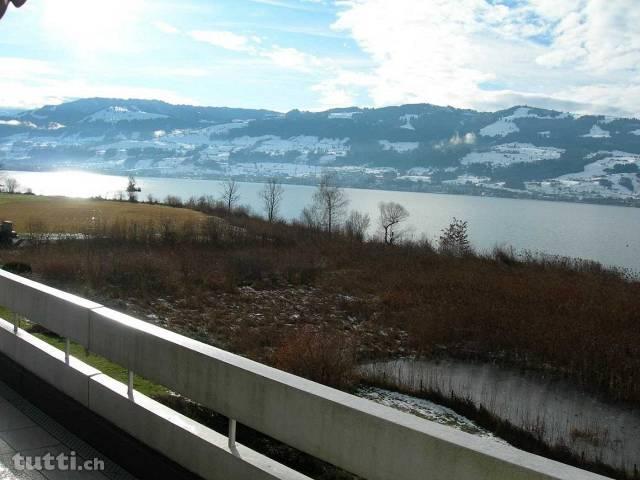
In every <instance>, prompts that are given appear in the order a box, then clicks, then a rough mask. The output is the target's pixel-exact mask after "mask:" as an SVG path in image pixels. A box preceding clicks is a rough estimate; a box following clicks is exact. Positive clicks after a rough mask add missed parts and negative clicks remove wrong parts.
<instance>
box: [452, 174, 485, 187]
mask: <svg viewBox="0 0 640 480" xmlns="http://www.w3.org/2000/svg"><path fill="white" fill-rule="evenodd" d="M490 181H491V179H490V178H489V177H478V176H476V175H466V174H465V175H459V176H458V178H455V179H453V180H445V181H444V182H442V183H445V184H447V185H468V184H473V185H484V184H487V183H489V182H490Z"/></svg>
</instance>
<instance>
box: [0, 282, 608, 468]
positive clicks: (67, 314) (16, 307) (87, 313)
mask: <svg viewBox="0 0 640 480" xmlns="http://www.w3.org/2000/svg"><path fill="white" fill-rule="evenodd" d="M0 305H3V306H5V307H6V308H8V309H9V310H11V311H12V312H15V313H16V314H18V315H21V316H23V317H25V318H27V319H29V320H30V321H32V322H34V323H38V324H40V325H42V326H44V327H45V328H47V329H48V330H51V331H53V332H55V333H57V334H58V335H60V336H62V337H64V338H66V339H70V340H72V341H75V342H77V343H79V344H81V345H83V346H84V347H85V348H86V349H87V350H89V351H90V352H93V353H96V354H98V355H102V356H103V357H105V358H107V359H109V360H111V361H113V362H115V363H117V364H119V365H121V366H123V367H125V368H127V369H129V372H130V376H129V378H130V381H129V385H123V384H121V383H120V382H117V381H115V380H113V379H111V378H109V377H107V376H106V375H104V374H102V373H101V372H99V371H98V370H95V369H93V368H92V367H89V366H87V365H86V364H84V363H82V362H80V361H79V360H77V359H75V358H73V357H72V356H70V355H69V353H68V351H67V352H60V351H58V350H57V349H55V348H53V347H51V346H49V345H47V344H46V343H45V342H42V341H40V340H38V339H37V338H35V337H33V336H31V335H29V334H28V333H27V332H25V331H23V330H21V329H17V328H15V327H14V325H13V324H11V323H10V322H8V321H6V320H0V353H3V354H5V355H7V356H9V357H10V358H12V359H13V360H14V361H16V362H18V363H20V364H22V365H23V366H24V367H25V368H27V369H28V370H30V371H32V372H33V373H34V374H36V375H38V376H39V377H41V378H42V379H43V380H44V381H47V382H49V383H51V384H52V385H54V386H55V387H56V388H58V389H60V390H61V391H63V392H64V393H66V394H67V395H69V396H71V397H72V398H74V399H76V400H77V401H79V402H81V403H82V404H83V405H85V406H86V407H87V408H89V409H91V410H92V411H94V412H95V413H97V414H99V415H101V416H103V417H104V418H106V419H107V420H109V421H110V422H112V423H113V424H115V425H116V426H118V427H119V428H121V429H122V430H124V431H126V432H127V433H129V434H131V435H132V436H134V437H135V438H137V439H138V440H140V441H141V442H143V443H145V444H147V445H149V446H151V447H152V448H154V449H156V450H158V451H159V452H161V453H162V454H164V455H166V456H167V457H169V458H171V459H172V460H174V461H176V462H177V463H179V464H180V465H182V466H183V467H185V468H186V469H188V470H190V471H192V472H194V473H196V474H198V475H200V476H202V477H204V478H207V479H225V480H227V479H234V478H242V479H252V480H253V479H262V478H265V479H266V478H269V479H274V478H278V479H302V478H306V477H304V476H303V475H301V474H299V473H297V472H295V471H293V470H291V469H289V468H287V467H284V466H282V465H280V464H278V463H276V462H274V461H272V460H270V459H268V458H266V457H264V456H262V455H260V454H257V453H256V452H253V451H252V450H250V449H248V448H246V447H244V446H242V445H240V444H238V443H236V442H235V428H236V421H237V422H239V423H241V424H244V425H247V426H249V427H251V428H253V429H255V430H257V431H259V432H262V433H263V434H266V435H269V436H271V437H273V438H275V439H277V440H279V441H281V442H283V443H285V444H287V445H290V446H292V447H294V448H297V449H298V450H300V451H303V452H305V453H307V454H310V455H312V456H314V457H316V458H319V459H321V460H324V461H326V462H328V463H331V464H333V465H336V466H338V467H340V468H342V469H344V470H347V471H349V472H352V473H355V474H357V475H359V476H361V477H364V478H367V479H370V480H405V479H406V480H409V479H412V480H414V479H425V480H431V479H433V480H483V479H484V480H495V479H508V480H524V479H531V480H533V479H536V480H537V479H563V480H573V479H576V480H577V479H593V480H595V479H599V478H600V479H602V478H604V477H601V476H598V475H594V474H591V473H588V472H585V471H583V470H579V469H576V468H573V467H569V466H567V465H564V464H561V463H558V462H554V461H551V460H547V459H544V458H542V457H538V456H536V455H531V454H528V453H525V452H522V451H520V450H517V449H514V448H511V447H509V446H506V445H501V444H497V443H494V442H489V441H487V440H485V439H482V438H478V437H476V436H473V435H469V434H466V433H463V432H460V431H457V430H454V429H452V428H448V427H445V426H441V425H438V424H435V423H433V422H429V421H427V420H423V419H420V418H418V417H415V416H412V415H408V414H405V413H402V412H398V411H396V410H393V409H391V408H388V407H384V406H381V405H378V404H376V403H373V402H370V401H368V400H364V399H361V398H358V397H355V396H353V395H349V394H347V393H344V392H341V391H338V390H334V389H332V388H329V387H325V386H323V385H320V384H317V383H314V382H311V381H308V380H305V379H302V378H299V377H296V376H294V375H290V374H288V373H285V372H283V371H280V370H276V369H274V368H270V367H268V366H266V365H263V364H260V363H257V362H253V361H251V360H248V359H246V358H243V357H240V356H237V355H233V354H231V353H229V352H226V351H224V350H220V349H218V348H215V347H212V346H210V345H206V344H204V343H201V342H198V341H196V340H193V339H190V338H187V337H184V336H182V335H178V334H176V333H173V332H170V331H168V330H165V329H162V328H159V327H156V326H154V325H151V324H149V323H147V322H143V321H141V320H138V319H135V318H132V317H130V316H128V315H124V314H122V313H118V312H116V311H114V310H111V309H109V308H106V307H104V306H102V305H100V304H97V303H94V302H91V301H89V300H86V299H83V298H80V297H77V296H74V295H71V294H68V293H65V292H62V291H60V290H56V289H54V288H51V287H48V286H46V285H42V284H40V283H37V282H33V281H30V280H27V279H24V278H22V277H19V276H17V275H13V274H11V273H7V272H4V271H0ZM133 372H135V373H137V374H140V375H142V376H143V377H145V378H147V379H149V380H151V381H154V382H156V383H158V384H161V385H164V386H166V387H168V388H169V389H171V390H173V391H175V392H178V393H180V394H182V395H184V396H185V397H187V398H189V399H191V400H194V401H196V402H198V403H200V404H202V405H204V406H206V407H209V408H211V409H212V410H214V411H216V412H218V413H220V414H223V415H225V416H227V417H229V418H230V419H231V420H230V424H229V436H228V437H224V436H221V435H219V434H217V433H216V432H214V431H212V430H210V429H208V428H205V427H204V426H202V425H199V424H197V423H196V422H193V421H192V420H190V419H188V418H186V417H184V416H182V415H180V414H178V413H177V412H174V411H172V410H170V409H168V408H167V407H164V406H162V405H160V404H159V403H157V402H155V401H153V400H151V399H149V398H147V397H145V396H144V395H142V394H140V393H139V392H136V391H134V390H133V384H132V378H133Z"/></svg>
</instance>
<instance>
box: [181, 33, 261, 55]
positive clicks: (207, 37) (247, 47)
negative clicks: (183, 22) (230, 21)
mask: <svg viewBox="0 0 640 480" xmlns="http://www.w3.org/2000/svg"><path fill="white" fill-rule="evenodd" d="M189 35H190V36H191V38H193V39H194V40H197V41H199V42H205V43H209V44H211V45H214V46H216V47H220V48H224V49H226V50H232V51H235V52H248V53H253V52H255V46H254V45H253V43H255V40H254V39H253V38H251V37H246V36H244V35H238V34H237V33H233V32H227V31H223V30H194V31H192V32H190V33H189Z"/></svg>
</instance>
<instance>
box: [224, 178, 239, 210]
mask: <svg viewBox="0 0 640 480" xmlns="http://www.w3.org/2000/svg"><path fill="white" fill-rule="evenodd" d="M223 188H224V189H223V191H222V201H223V202H224V204H225V206H226V207H227V211H228V212H229V213H231V210H233V206H234V205H235V204H236V203H238V200H240V193H239V192H238V190H239V185H238V183H237V182H236V181H235V180H234V179H233V178H228V179H227V181H226V182H225V183H224V185H223Z"/></svg>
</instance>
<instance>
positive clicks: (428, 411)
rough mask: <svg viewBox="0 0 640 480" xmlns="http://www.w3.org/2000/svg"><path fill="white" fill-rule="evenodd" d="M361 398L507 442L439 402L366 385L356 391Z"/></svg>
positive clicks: (464, 430) (467, 431)
mask: <svg viewBox="0 0 640 480" xmlns="http://www.w3.org/2000/svg"><path fill="white" fill-rule="evenodd" d="M356 395H357V396H359V397H361V398H366V399H367V400H371V401H373V402H376V403H379V404H381V405H384V406H387V407H391V408H393V409H395V410H400V411H401V412H405V413H408V414H410V415H415V416H416V417H420V418H424V419H425V420H430V421H432V422H435V423H439V424H440V425H446V426H448V427H453V428H455V429H457V430H462V431H463V432H466V433H471V434H473V435H478V436H480V437H484V438H490V439H493V440H494V441H497V442H500V443H503V444H504V443H506V442H504V441H503V440H499V439H498V438H496V437H495V436H494V435H493V434H492V433H491V432H489V431H487V430H485V429H483V428H481V427H479V426H477V425H476V424H475V423H473V422H472V421H471V420H469V419H468V418H467V417H463V416H462V415H458V414H457V413H456V412H454V411H453V410H451V409H450V408H447V407H443V406H442V405H438V404H437V403H433V402H430V401H429V400H423V399H421V398H417V397H412V396H410V395H404V394H402V393H397V392H393V391H391V390H384V389H382V388H372V387H364V388H361V389H359V390H358V391H357V392H356Z"/></svg>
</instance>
